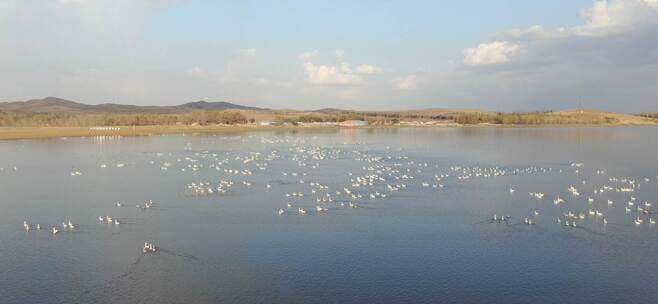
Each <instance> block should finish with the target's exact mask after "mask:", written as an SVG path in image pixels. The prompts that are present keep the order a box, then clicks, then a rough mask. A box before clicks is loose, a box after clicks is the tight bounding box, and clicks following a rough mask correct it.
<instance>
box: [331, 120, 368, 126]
mask: <svg viewBox="0 0 658 304" xmlns="http://www.w3.org/2000/svg"><path fill="white" fill-rule="evenodd" d="M338 125H339V126H341V127H365V126H367V125H368V122H367V121H365V120H346V121H341V122H340V123H339V124H338Z"/></svg>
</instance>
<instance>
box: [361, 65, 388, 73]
mask: <svg viewBox="0 0 658 304" xmlns="http://www.w3.org/2000/svg"><path fill="white" fill-rule="evenodd" d="M356 71H357V72H358V73H361V74H379V73H381V72H382V68H380V67H378V66H374V65H369V64H361V65H359V66H357V67H356Z"/></svg>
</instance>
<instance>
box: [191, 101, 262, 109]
mask: <svg viewBox="0 0 658 304" xmlns="http://www.w3.org/2000/svg"><path fill="white" fill-rule="evenodd" d="M178 108H181V109H190V110H214V111H218V110H254V111H260V110H264V109H261V108H256V107H248V106H242V105H236V104H233V103H230V102H225V101H218V102H207V101H204V100H200V101H196V102H188V103H186V104H182V105H180V106H178Z"/></svg>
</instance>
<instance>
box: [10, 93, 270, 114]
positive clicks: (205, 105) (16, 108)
mask: <svg viewBox="0 0 658 304" xmlns="http://www.w3.org/2000/svg"><path fill="white" fill-rule="evenodd" d="M201 110H203V111H221V110H253V111H261V110H266V109H261V108H257V107H249V106H243V105H237V104H232V103H229V102H223V101H220V102H207V101H196V102H188V103H185V104H182V105H178V106H136V105H123V104H115V103H105V104H98V105H88V104H83V103H79V102H75V101H71V100H66V99H61V98H57V97H46V98H43V99H32V100H28V101H15V102H0V111H5V112H21V113H34V114H45V113H90V114H91V113H156V114H173V113H183V112H190V111H201Z"/></svg>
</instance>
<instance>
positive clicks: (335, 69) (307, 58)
mask: <svg viewBox="0 0 658 304" xmlns="http://www.w3.org/2000/svg"><path fill="white" fill-rule="evenodd" d="M334 56H335V60H336V65H326V64H316V63H314V60H316V59H318V58H319V57H320V52H318V51H313V52H305V53H301V54H300V55H299V59H300V60H301V61H302V66H303V68H304V74H305V75H306V81H307V82H308V83H312V84H316V85H360V84H363V83H364V82H365V79H364V77H365V75H370V74H377V73H381V71H382V68H380V67H377V66H373V65H368V64H360V65H357V66H356V68H352V65H351V64H350V63H349V62H347V61H345V59H346V57H347V56H346V53H345V51H343V50H337V51H335V52H334Z"/></svg>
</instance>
